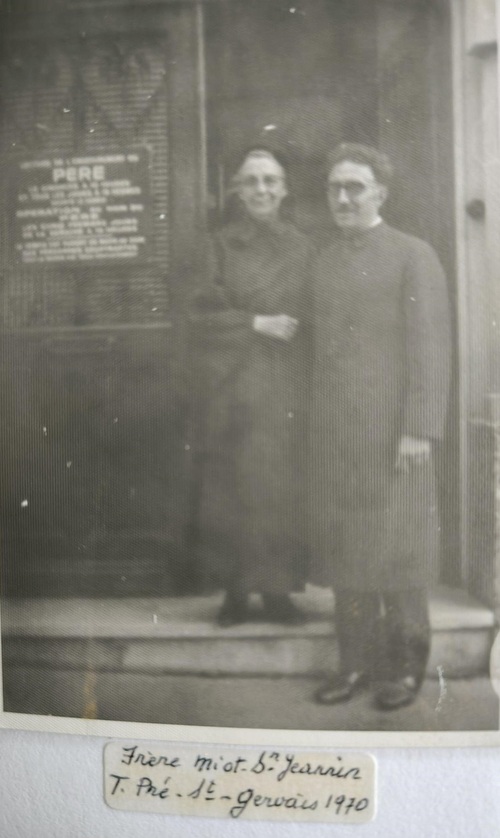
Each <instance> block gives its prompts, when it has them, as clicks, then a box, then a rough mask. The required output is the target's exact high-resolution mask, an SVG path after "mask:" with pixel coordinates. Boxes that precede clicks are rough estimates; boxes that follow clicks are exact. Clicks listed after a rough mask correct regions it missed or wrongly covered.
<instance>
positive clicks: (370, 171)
mask: <svg viewBox="0 0 500 838" xmlns="http://www.w3.org/2000/svg"><path fill="white" fill-rule="evenodd" d="M497 27H498V23H497V13H496V10H495V2H494V0H481V2H477V0H297V2H286V1H285V0H0V33H1V34H0V178H1V184H2V188H1V189H0V242H1V249H0V264H1V267H0V343H1V355H0V358H1V363H0V387H1V398H0V416H1V421H0V484H1V488H0V497H1V500H0V581H1V587H0V625H1V673H2V679H1V693H2V705H1V706H2V708H3V710H2V712H1V714H0V726H3V727H30V728H31V729H33V728H35V729H37V728H38V729H39V730H49V729H50V730H61V731H69V730H73V731H74V732H85V730H86V729H87V728H86V727H85V724H86V723H87V722H95V723H96V725H98V726H97V727H96V728H95V730H98V731H99V732H100V733H101V734H105V735H106V734H107V731H111V730H112V729H113V728H112V727H106V724H107V723H115V722H119V723H125V724H126V727H123V728H121V730H122V731H123V732H125V731H127V732H128V734H129V735H130V734H131V733H133V732H134V731H140V730H141V729H142V728H141V725H147V726H148V732H149V734H150V735H151V733H152V731H154V730H155V729H157V730H158V736H163V735H164V732H163V733H162V732H161V726H163V728H164V727H165V726H169V735H172V730H173V727H175V729H176V731H177V732H176V733H175V736H176V738H181V739H182V738H183V735H184V736H185V737H186V738H192V737H193V735H194V728H196V729H197V730H198V734H197V735H198V737H199V735H200V733H199V729H200V728H204V729H205V730H206V731H209V730H210V731H211V733H210V737H211V738H214V737H217V735H219V736H220V737H221V739H220V741H223V740H224V741H226V740H227V741H229V740H232V741H234V742H238V741H243V740H244V741H249V737H250V738H251V736H252V731H253V732H255V735H257V732H259V731H260V734H259V735H261V736H262V731H268V732H270V731H272V732H273V733H276V732H278V731H281V732H283V731H284V732H286V733H285V734H283V735H284V736H285V739H284V740H283V741H290V742H292V741H298V740H296V739H294V735H296V736H299V734H300V732H302V735H306V734H309V735H312V733H313V732H316V733H317V734H322V733H324V734H325V737H326V738H323V739H321V737H320V738H318V739H317V740H316V741H318V742H323V743H324V744H326V743H328V742H333V741H336V740H335V736H336V735H337V736H338V735H339V734H341V733H344V734H346V733H352V734H355V733H356V732H359V733H360V734H362V737H364V739H363V738H362V739H359V740H356V741H366V742H368V741H370V740H369V738H367V737H369V736H370V735H371V734H377V737H378V738H377V739H376V741H377V743H378V744H388V745H398V744H401V743H405V744H407V743H410V744H427V745H430V744H435V745H437V744H442V742H443V741H444V740H443V736H444V737H445V740H446V742H448V743H452V744H468V743H475V742H479V741H481V742H482V743H483V744H485V743H488V742H489V741H491V743H493V742H496V743H498V742H499V738H498V732H499V719H500V716H499V696H500V641H499V642H498V643H497V642H496V636H497V631H498V620H499V619H500V285H499V279H498V277H499V270H500V244H499V237H498V227H499V224H500V202H499V196H500V145H499V143H500V135H499V132H500V110H499V76H498V61H497ZM156 726H158V727H157V728H156ZM190 728H191V729H192V730H191V733H189V729H190ZM183 731H184V734H183ZM217 731H220V734H218V733H217ZM294 732H295V733H294ZM207 735H208V734H207V733H205V734H204V736H205V737H206V736H207ZM330 736H331V738H328V737H330ZM474 736H476V737H477V739H476V740H475V739H474ZM287 737H288V738H287ZM446 737H448V738H446ZM343 741H347V740H345V739H344V740H343ZM352 741H354V740H352ZM373 741H375V740H373Z"/></svg>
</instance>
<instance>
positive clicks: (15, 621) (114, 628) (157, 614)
mask: <svg viewBox="0 0 500 838" xmlns="http://www.w3.org/2000/svg"><path fill="white" fill-rule="evenodd" d="M292 596H293V599H294V600H295V603H296V604H297V606H298V607H299V608H301V609H302V610H303V611H304V612H305V613H306V614H307V616H308V621H307V622H306V623H305V624H304V625H303V626H298V627H290V626H285V625H279V624H275V623H265V622H258V604H257V601H258V598H257V597H253V599H255V604H256V612H255V613H256V621H255V622H248V623H244V624H243V625H239V626H232V627H230V628H219V627H218V626H217V625H216V624H215V615H216V613H217V610H218V609H219V607H220V605H221V602H222V594H215V595H211V596H198V597H193V596H189V597H164V598H162V597H157V598H155V597H147V598H120V599H80V598H71V599H12V600H9V601H4V602H3V604H2V609H1V626H2V635H3V636H4V637H10V636H14V637H33V638H34V637H36V638H49V637H52V638H56V637H60V638H68V639H69V638H81V639H89V638H93V639H97V638H113V639H119V638H127V639H132V638H134V639H138V638H147V639H150V640H152V639H176V638H183V639H188V638H193V639H199V638H207V637H214V638H215V637H220V638H224V639H229V638H243V637H245V638H265V637H296V636H299V637H302V636H306V637H317V636H330V635H331V634H332V631H333V630H332V624H331V615H332V614H333V611H334V604H335V600H334V596H333V594H332V593H331V591H329V590H328V589H323V588H316V587H314V586H312V585H311V586H310V585H308V586H307V589H306V592H305V593H300V594H293V595H292ZM430 617H431V625H432V629H433V631H435V632H436V631H437V632H439V631H460V630H481V629H482V630H485V629H493V628H494V626H495V618H494V615H493V612H492V611H491V610H490V609H489V608H487V607H486V606H485V605H482V604H481V603H480V602H478V600H476V599H474V598H473V597H471V596H470V595H469V594H467V593H466V592H465V591H463V590H460V589H455V588H446V587H440V588H438V589H436V591H435V592H433V593H432V595H431V597H430Z"/></svg>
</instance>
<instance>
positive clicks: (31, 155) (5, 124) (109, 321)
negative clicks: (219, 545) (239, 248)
mask: <svg viewBox="0 0 500 838" xmlns="http://www.w3.org/2000/svg"><path fill="white" fill-rule="evenodd" d="M80 5H82V4H80ZM3 23H4V27H3V37H4V42H5V49H4V50H3V52H2V60H1V62H0V79H1V88H2V92H3V98H4V107H3V109H2V113H3V114H4V118H3V119H2V121H1V125H0V160H1V168H2V183H3V186H4V188H3V189H2V190H1V193H0V219H1V221H0V223H1V225H2V230H1V233H2V241H3V242H5V243H6V245H7V246H6V247H4V248H3V249H2V257H0V258H2V279H3V283H2V293H3V300H2V302H3V305H2V309H1V313H0V318H1V320H2V322H3V325H4V331H3V335H2V337H1V342H2V355H1V363H0V377H1V382H2V392H3V398H2V405H1V406H0V421H1V426H2V430H3V433H2V439H1V448H2V452H1V454H2V457H1V467H0V481H1V486H2V505H1V510H0V529H1V533H2V542H3V544H2V553H3V564H2V572H3V592H4V593H5V594H7V595H17V594H22V595H38V594H45V595H52V596H59V595H61V596H63V595H71V594H73V595H74V594H85V595H88V596H102V595H104V596H105V595H116V596H120V595H131V594H132V595H133V594H137V595H145V594H147V593H150V592H151V591H153V590H154V591H155V592H157V593H160V592H165V593H167V592H169V593H172V592H182V591H184V590H185V588H186V579H188V581H189V573H188V571H187V569H186V564H185V556H184V551H183V543H184V540H183V536H184V520H185V516H186V514H187V505H186V500H185V496H184V487H185V474H186V457H187V454H186V450H185V440H184V420H185V416H186V398H187V397H186V392H187V377H186V365H187V361H186V352H185V347H184V341H183V326H182V317H181V314H180V310H181V309H182V304H183V301H184V300H185V298H186V297H187V295H188V294H189V289H190V283H191V282H192V280H193V270H194V268H193V266H194V265H195V263H196V258H195V255H194V254H195V248H193V242H194V241H196V239H197V231H198V230H199V228H200V224H201V220H200V219H201V216H202V207H201V206H200V201H199V196H200V194H201V193H202V187H201V183H200V172H201V171H202V160H201V131H200V113H199V91H198V86H197V69H196V68H197V62H198V53H197V50H198V48H199V44H198V40H197V21H196V10H195V8H194V6H191V5H185V4H182V5H181V6H179V5H178V4H176V5H167V6H164V5H155V6H147V7H141V8H140V9H135V10H134V9H132V8H130V7H126V8H123V9H120V10H118V9H117V10H114V11H109V10H107V11H106V12H105V13H103V15H97V14H96V12H95V9H94V10H93V11H88V13H83V12H82V13H80V12H79V13H76V12H75V13H74V14H68V13H59V14H53V15H43V14H38V15H37V14H35V12H33V13H32V14H30V15H27V16H26V18H25V19H23V20H21V19H20V18H17V17H15V15H6V16H5V18H4V20H3ZM135 148H140V149H145V150H146V153H147V158H148V161H149V169H148V189H147V193H148V194H149V196H150V198H151V200H150V206H149V207H148V208H147V209H148V211H149V214H150V216H151V224H150V229H149V245H150V246H149V248H148V250H147V253H146V258H142V259H140V260H139V261H131V262H130V263H128V262H126V261H123V260H122V261H115V260H114V259H110V260H108V261H106V262H104V261H102V260H100V261H99V260H98V261H95V262H94V261H92V260H89V261H88V262H87V263H84V264H81V265H80V264H79V265H75V264H74V263H66V262H63V263H62V264H53V265H52V264H43V265H40V264H37V265H30V266H22V265H20V264H19V263H18V262H16V261H15V260H13V259H12V258H11V257H12V247H11V245H12V238H13V236H12V232H13V226H12V216H13V206H14V208H15V204H13V203H12V197H13V196H12V194H10V195H9V186H10V184H11V174H12V171H13V169H14V168H15V166H14V162H15V164H16V165H17V164H18V163H19V160H22V161H31V162H33V161H40V160H42V161H43V160H46V159H49V160H51V161H53V160H54V159H56V158H60V159H62V160H63V161H66V160H68V159H69V158H71V159H73V160H74V159H75V158H78V159H80V160H81V161H83V162H84V163H85V161H86V160H88V159H89V158H92V156H93V155H101V154H103V155H105V154H108V155H113V154H114V155H119V154H124V153H127V152H129V151H131V150H133V149H135Z"/></svg>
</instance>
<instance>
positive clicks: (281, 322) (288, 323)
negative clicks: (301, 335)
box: [253, 314, 299, 340]
mask: <svg viewBox="0 0 500 838" xmlns="http://www.w3.org/2000/svg"><path fill="white" fill-rule="evenodd" d="M298 325H299V321H298V320H296V319H295V317H289V315H288V314H276V315H260V314H258V315H256V316H255V317H254V319H253V328H254V329H255V331H256V332H262V333H263V334H265V335H269V336H270V337H273V338H278V339H279V340H291V339H292V338H293V336H294V335H295V332H296V331H297V327H298Z"/></svg>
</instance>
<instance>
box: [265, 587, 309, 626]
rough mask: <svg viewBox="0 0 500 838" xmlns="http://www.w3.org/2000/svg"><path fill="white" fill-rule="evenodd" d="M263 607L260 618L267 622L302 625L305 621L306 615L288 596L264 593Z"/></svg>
mask: <svg viewBox="0 0 500 838" xmlns="http://www.w3.org/2000/svg"><path fill="white" fill-rule="evenodd" d="M262 599H263V602H264V609H263V611H262V619H263V620H264V621H265V622H269V623H284V624H285V625H288V626H302V625H303V624H304V623H305V622H306V619H307V617H306V615H305V614H304V612H303V611H301V610H300V608H297V606H296V605H294V603H293V602H292V600H291V599H290V598H289V597H288V596H278V595H274V594H264V595H263V597H262Z"/></svg>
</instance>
